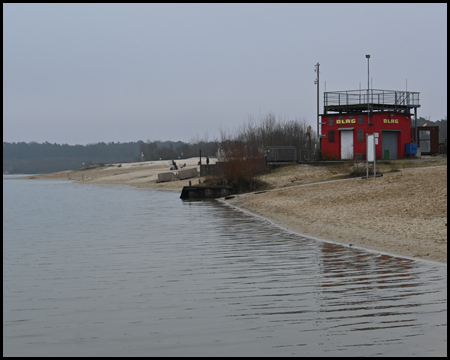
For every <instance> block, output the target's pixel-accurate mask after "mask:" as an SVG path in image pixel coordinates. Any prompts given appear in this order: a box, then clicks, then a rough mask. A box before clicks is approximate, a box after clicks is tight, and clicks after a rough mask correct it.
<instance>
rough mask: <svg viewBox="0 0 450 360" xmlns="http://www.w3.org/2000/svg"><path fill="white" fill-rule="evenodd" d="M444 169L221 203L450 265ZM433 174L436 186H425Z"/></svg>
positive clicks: (322, 235)
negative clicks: (449, 260)
mask: <svg viewBox="0 0 450 360" xmlns="http://www.w3.org/2000/svg"><path fill="white" fill-rule="evenodd" d="M446 170H447V169H446V167H439V168H427V169H425V168H424V169H417V171H415V170H411V171H409V170H408V171H401V172H397V173H390V174H386V175H385V176H383V177H381V178H376V179H373V178H372V179H360V178H352V179H345V180H339V181H329V182H321V183H312V184H308V185H300V186H293V187H289V188H280V189H273V190H269V191H267V192H265V193H251V194H243V195H236V196H235V197H234V198H233V199H230V200H221V201H223V202H226V203H228V204H229V205H231V206H234V207H236V208H238V209H240V210H243V211H246V212H248V213H250V214H253V215H256V216H260V217H263V218H265V219H267V220H269V221H271V222H272V223H274V224H275V225H278V226H280V227H282V228H285V229H287V230H289V231H292V232H294V233H297V234H299V235H302V236H307V237H312V238H316V239H318V240H321V241H328V242H333V243H339V244H342V245H346V246H353V247H358V248H361V249H365V250H368V251H372V252H380V253H383V252H384V253H388V254H390V255H394V256H401V257H407V258H412V259H421V260H427V261H434V262H438V263H441V264H445V265H446V264H447V226H446V224H447V204H446V203H447V187H446V185H447V178H446V177H447V171H446ZM429 178H433V180H434V182H435V183H434V189H433V187H428V188H426V187H424V184H426V183H427V182H429V181H430V179H429ZM388 186H393V187H394V190H393V191H394V193H390V192H389V190H388ZM411 187H413V188H411ZM417 205H419V206H417ZM384 209H385V210H384ZM383 210H384V211H383Z"/></svg>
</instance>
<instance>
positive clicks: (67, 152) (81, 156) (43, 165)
mask: <svg viewBox="0 0 450 360" xmlns="http://www.w3.org/2000/svg"><path fill="white" fill-rule="evenodd" d="M141 143H142V141H139V142H128V143H119V142H118V143H114V142H110V143H104V142H100V143H97V144H88V145H67V144H62V145H61V144H51V143H49V142H45V143H42V144H39V143H37V142H30V143H26V142H18V143H8V142H3V172H4V173H5V172H8V173H11V174H18V173H20V174H41V173H49V172H57V171H65V170H73V169H77V168H81V167H83V166H86V165H89V164H95V163H118V162H133V161H139V158H140V156H139V147H140V145H141Z"/></svg>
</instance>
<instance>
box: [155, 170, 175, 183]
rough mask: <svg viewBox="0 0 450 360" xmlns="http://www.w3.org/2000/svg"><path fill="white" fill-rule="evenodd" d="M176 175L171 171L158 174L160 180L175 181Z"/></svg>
mask: <svg viewBox="0 0 450 360" xmlns="http://www.w3.org/2000/svg"><path fill="white" fill-rule="evenodd" d="M174 180H175V176H174V175H173V173H171V172H167V173H160V174H158V182H166V181H174Z"/></svg>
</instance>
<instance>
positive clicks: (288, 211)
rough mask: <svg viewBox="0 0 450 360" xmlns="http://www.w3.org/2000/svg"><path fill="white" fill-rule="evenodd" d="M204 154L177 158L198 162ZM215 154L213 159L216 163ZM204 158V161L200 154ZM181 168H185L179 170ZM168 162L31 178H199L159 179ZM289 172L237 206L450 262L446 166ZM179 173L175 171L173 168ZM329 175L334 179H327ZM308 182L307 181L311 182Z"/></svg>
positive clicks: (324, 234) (130, 181)
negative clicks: (347, 174)
mask: <svg viewBox="0 0 450 360" xmlns="http://www.w3.org/2000/svg"><path fill="white" fill-rule="evenodd" d="M198 160H199V158H192V159H186V160H183V159H181V160H176V162H177V165H181V164H184V163H186V168H187V169H189V168H192V167H196V168H197V170H198V171H199V166H198V165H197V163H198ZM214 162H215V159H211V163H214ZM202 163H206V159H205V158H203V159H202ZM179 170H181V169H179ZM169 171H170V170H169V162H168V161H154V162H140V163H126V164H120V166H119V164H114V165H111V166H105V167H102V168H97V169H91V170H86V169H80V170H74V171H63V172H59V173H53V174H44V175H38V176H31V177H28V178H37V179H71V180H75V181H78V182H83V183H93V184H120V185H129V186H134V187H138V188H151V189H157V190H171V191H179V192H181V189H182V188H183V186H187V185H189V181H191V183H192V185H197V184H198V183H199V182H201V181H202V179H201V178H193V179H190V180H189V179H186V180H182V181H173V182H165V183H157V182H156V179H157V177H158V173H161V172H169ZM293 171H294V173H292V174H291V175H289V176H285V177H275V176H274V177H271V176H268V177H266V178H265V180H266V181H268V182H269V183H270V184H271V185H272V187H273V189H272V190H268V191H265V192H256V193H251V194H243V195H237V196H235V197H234V198H233V199H230V200H222V201H226V202H227V203H228V204H230V205H232V206H236V207H238V208H241V209H243V210H246V211H249V212H252V213H254V214H257V215H260V216H263V217H265V218H267V219H269V220H272V221H273V222H275V223H276V224H278V225H280V226H283V227H285V228H287V229H289V230H292V231H294V232H297V233H300V234H305V235H309V236H312V237H316V238H320V239H324V240H331V241H335V242H339V243H343V244H348V245H351V246H357V247H363V248H367V249H372V250H377V251H381V252H388V253H393V254H398V255H402V256H407V257H413V258H421V259H427V260H434V261H439V262H444V263H446V262H447V166H446V164H445V165H444V166H436V167H424V168H416V169H408V170H406V169H405V170H402V171H398V172H393V173H385V174H383V176H382V177H377V178H369V179H361V178H352V179H345V180H338V181H330V182H319V183H314V181H315V180H317V181H318V180H321V179H323V178H324V177H326V175H327V174H328V175H330V174H329V172H328V170H326V169H324V168H323V167H311V166H309V167H308V166H296V167H295V168H294V170H293ZM174 172H175V171H174ZM328 178H329V176H328ZM305 182H309V183H308V184H305Z"/></svg>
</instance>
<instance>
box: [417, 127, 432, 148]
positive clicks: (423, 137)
mask: <svg viewBox="0 0 450 360" xmlns="http://www.w3.org/2000/svg"><path fill="white" fill-rule="evenodd" d="M419 144H420V151H421V152H422V154H423V153H427V154H429V153H431V132H430V130H420V131H419Z"/></svg>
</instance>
